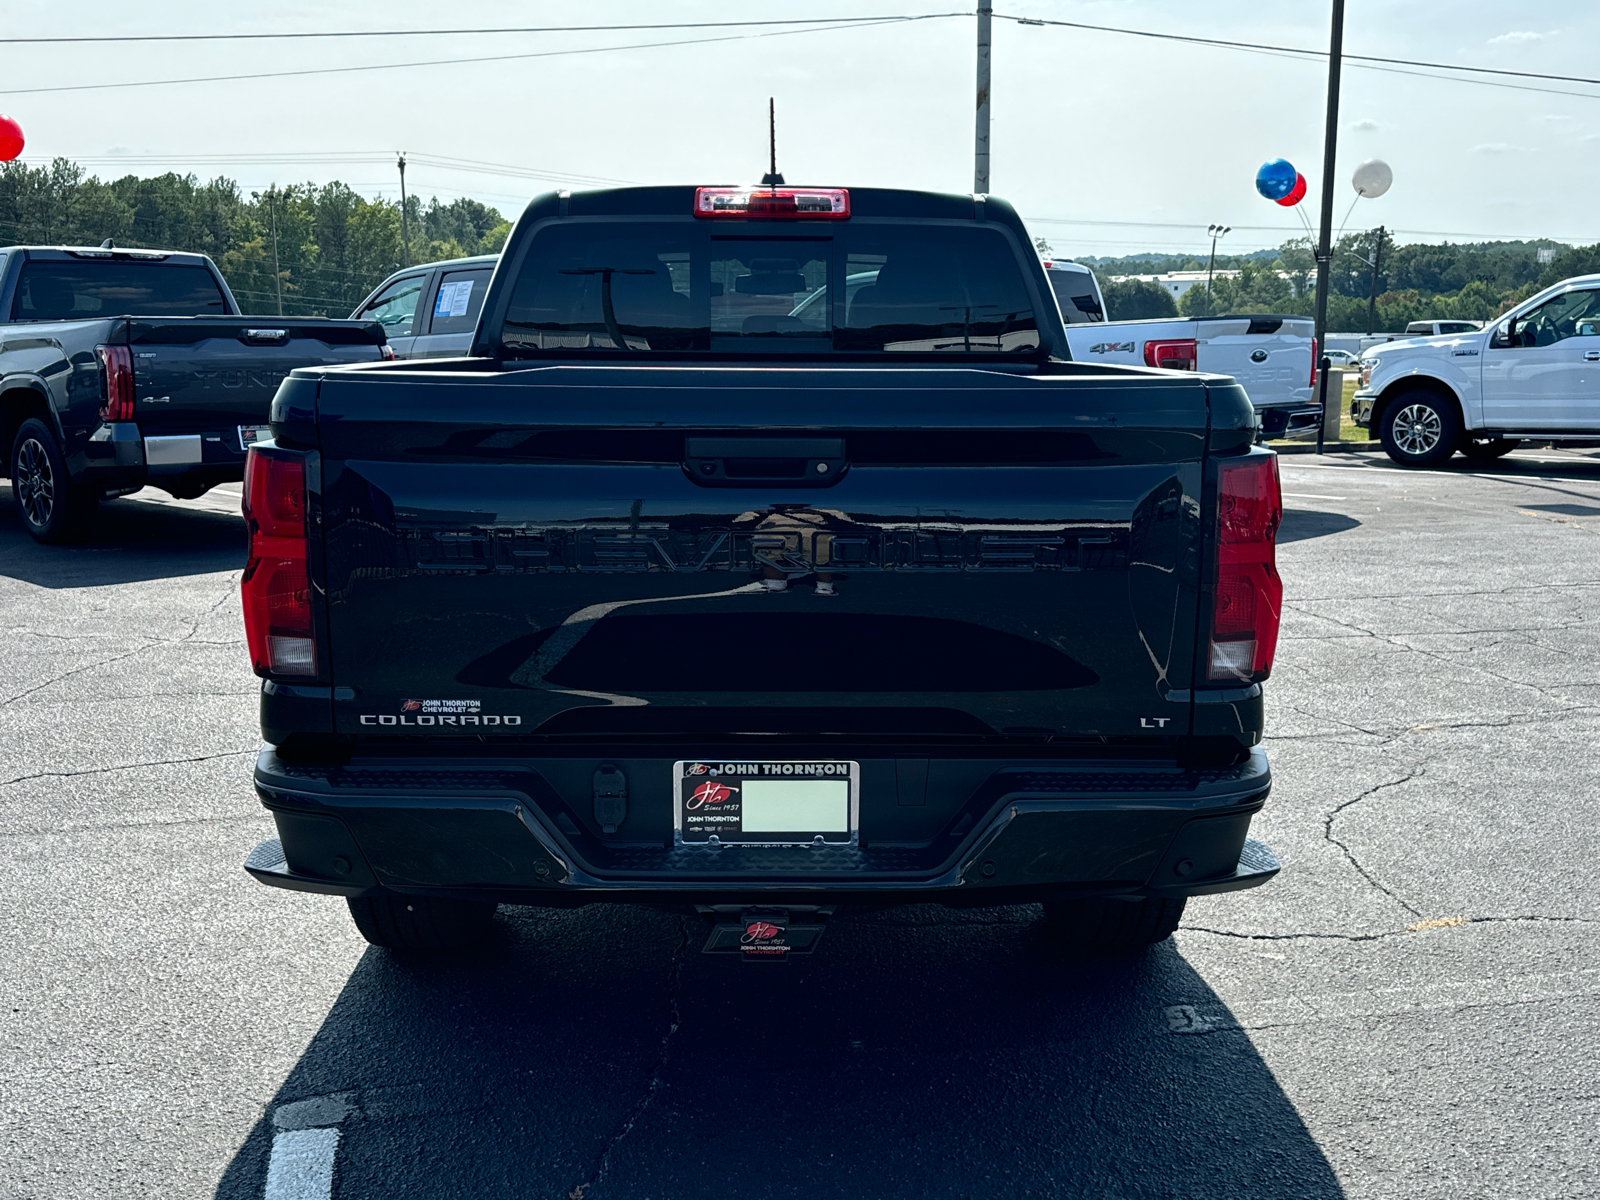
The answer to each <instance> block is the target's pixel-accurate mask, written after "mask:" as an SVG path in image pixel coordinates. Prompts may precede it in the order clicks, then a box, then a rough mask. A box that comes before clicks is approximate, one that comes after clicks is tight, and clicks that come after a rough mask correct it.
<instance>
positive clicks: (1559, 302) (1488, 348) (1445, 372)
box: [1350, 275, 1600, 467]
mask: <svg viewBox="0 0 1600 1200" xmlns="http://www.w3.org/2000/svg"><path fill="white" fill-rule="evenodd" d="M1361 365H1362V372H1361V374H1362V378H1361V388H1360V390H1359V391H1357V392H1356V394H1355V397H1354V399H1353V400H1352V401H1351V405H1350V415H1351V417H1352V418H1353V419H1354V420H1355V422H1356V424H1358V425H1363V426H1366V427H1367V428H1368V429H1375V430H1377V433H1378V436H1379V437H1380V438H1381V439H1382V440H1383V448H1384V449H1385V450H1386V451H1388V454H1389V457H1390V458H1392V459H1394V461H1395V462H1397V463H1400V464H1401V465H1402V466H1407V467H1432V466H1437V465H1439V464H1440V463H1443V462H1444V461H1445V460H1447V459H1448V458H1449V457H1450V456H1451V455H1453V454H1454V453H1455V452H1456V451H1457V450H1459V451H1461V452H1462V453H1463V454H1464V455H1466V456H1467V457H1468V458H1471V459H1477V460H1480V461H1485V460H1489V459H1494V458H1499V457H1500V456H1501V455H1502V454H1505V453H1506V452H1507V451H1509V450H1511V449H1513V448H1514V447H1515V446H1516V445H1517V441H1518V439H1520V438H1531V437H1536V438H1538V439H1539V440H1540V441H1564V440H1572V439H1579V438H1582V439H1592V438H1595V437H1597V436H1600V275H1580V276H1578V277H1576V278H1574V279H1567V280H1563V281H1562V282H1561V283H1558V284H1556V285H1555V286H1553V287H1548V288H1546V289H1545V290H1544V291H1542V292H1540V293H1539V294H1538V295H1536V296H1534V297H1532V298H1531V299H1529V300H1526V301H1524V302H1523V303H1522V304H1520V305H1519V306H1517V307H1516V308H1514V309H1512V310H1511V311H1510V312H1509V313H1507V314H1506V315H1505V316H1503V317H1501V318H1500V320H1498V321H1496V322H1495V323H1494V324H1493V325H1491V326H1490V327H1489V328H1487V329H1480V330H1474V331H1473V332H1470V333H1452V334H1444V335H1441V336H1439V337H1424V338H1412V339H1409V340H1406V341H1399V342H1388V343H1385V344H1384V345H1382V346H1376V347H1374V348H1372V349H1371V350H1368V351H1367V352H1366V353H1365V354H1363V355H1362V357H1361Z"/></svg>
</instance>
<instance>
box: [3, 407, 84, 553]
mask: <svg viewBox="0 0 1600 1200" xmlns="http://www.w3.org/2000/svg"><path fill="white" fill-rule="evenodd" d="M9 462H10V466H11V496H12V499H14V500H15V501H16V505H17V515H18V516H19V517H21V518H22V527H23V528H24V529H26V530H27V531H28V533H29V534H30V535H31V536H32V538H33V540H34V541H36V542H45V543H47V544H54V543H59V542H70V541H74V540H75V539H77V538H80V537H82V536H83V535H84V534H85V533H86V532H88V529H89V525H90V524H91V523H92V521H93V519H94V514H95V509H96V508H97V507H98V505H99V502H100V497H99V495H98V494H97V493H96V492H95V491H94V489H93V488H86V487H84V486H82V485H81V484H75V483H73V482H72V478H71V476H69V475H68V474H67V460H66V458H65V457H64V456H63V455H62V453H61V447H60V446H58V445H57V444H56V435H55V434H54V433H53V432H52V431H51V429H50V427H49V426H48V425H46V424H45V423H44V422H43V421H41V420H39V419H38V418H37V417H29V418H28V419H27V420H26V421H24V422H23V423H22V427H21V428H20V429H18V430H17V436H16V440H15V441H13V442H12V443H11V457H10V460H9Z"/></svg>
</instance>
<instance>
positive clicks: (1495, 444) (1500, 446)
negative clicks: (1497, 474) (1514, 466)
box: [1461, 437, 1522, 462]
mask: <svg viewBox="0 0 1600 1200" xmlns="http://www.w3.org/2000/svg"><path fill="white" fill-rule="evenodd" d="M1520 445H1522V442H1521V441H1520V440H1519V439H1517V438H1471V437H1467V438H1462V439H1461V453H1462V454H1465V455H1466V456H1467V457H1468V458H1470V459H1471V460H1472V461H1473V462H1493V461H1494V460H1495V459H1497V458H1504V457H1505V456H1506V455H1508V454H1510V453H1511V452H1512V451H1513V450H1515V449H1516V448H1517V447H1518V446H1520Z"/></svg>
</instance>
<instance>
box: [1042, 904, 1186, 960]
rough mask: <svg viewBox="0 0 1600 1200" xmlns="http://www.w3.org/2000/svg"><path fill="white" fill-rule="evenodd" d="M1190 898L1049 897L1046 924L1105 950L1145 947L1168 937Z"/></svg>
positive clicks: (1067, 937) (1069, 937)
mask: <svg viewBox="0 0 1600 1200" xmlns="http://www.w3.org/2000/svg"><path fill="white" fill-rule="evenodd" d="M1187 903H1188V901H1187V900H1186V899H1183V898H1180V899H1177V900H1165V899H1153V898H1152V899H1147V900H1111V899H1106V898H1103V897H1096V898H1092V899H1087V900H1047V901H1045V905H1044V919H1045V924H1046V925H1048V926H1049V927H1050V929H1051V931H1052V932H1053V933H1054V934H1055V935H1056V936H1057V937H1059V938H1060V939H1061V940H1062V941H1064V942H1067V943H1069V944H1071V945H1074V946H1096V947H1099V948H1101V949H1105V950H1141V949H1143V948H1144V947H1146V946H1153V945H1155V944H1156V943H1157V942H1162V941H1165V940H1166V939H1167V938H1169V937H1171V936H1172V931H1173V930H1174V929H1176V928H1177V927H1178V922H1179V921H1181V920H1182V919H1183V909H1184V905H1185V904H1187Z"/></svg>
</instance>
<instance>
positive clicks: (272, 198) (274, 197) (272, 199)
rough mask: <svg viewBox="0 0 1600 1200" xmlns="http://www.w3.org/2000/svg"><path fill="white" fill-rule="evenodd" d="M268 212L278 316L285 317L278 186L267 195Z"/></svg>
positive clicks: (274, 185)
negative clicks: (280, 264) (279, 263)
mask: <svg viewBox="0 0 1600 1200" xmlns="http://www.w3.org/2000/svg"><path fill="white" fill-rule="evenodd" d="M267 212H268V213H270V214H271V217H272V281H273V282H274V283H275V284H277V285H278V315H279V316H280V317H281V316H283V272H282V271H281V270H279V269H278V185H277V184H273V185H272V190H271V191H269V192H268V193H267Z"/></svg>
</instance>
